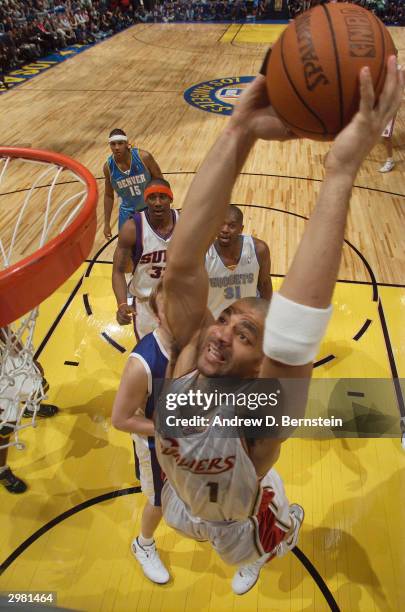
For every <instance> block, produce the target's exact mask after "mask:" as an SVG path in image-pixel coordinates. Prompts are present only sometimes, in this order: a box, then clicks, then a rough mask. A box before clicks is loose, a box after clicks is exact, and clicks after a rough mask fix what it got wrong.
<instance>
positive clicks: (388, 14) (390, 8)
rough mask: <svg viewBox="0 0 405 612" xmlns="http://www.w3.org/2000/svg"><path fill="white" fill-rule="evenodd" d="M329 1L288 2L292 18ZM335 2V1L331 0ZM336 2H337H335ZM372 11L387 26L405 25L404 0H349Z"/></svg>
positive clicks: (295, 0) (298, 0) (296, 0)
mask: <svg viewBox="0 0 405 612" xmlns="http://www.w3.org/2000/svg"><path fill="white" fill-rule="evenodd" d="M328 1H329V0H288V5H289V12H290V16H291V17H292V18H293V17H296V16H297V15H299V14H300V13H303V12H304V11H306V10H307V9H309V8H311V7H312V6H315V5H317V4H326V3H327V2H328ZM330 1H331V2H333V0H330ZM335 1H336V0H335ZM349 1H350V2H351V3H352V4H358V5H360V6H363V7H364V8H366V9H368V10H370V11H372V12H373V13H375V15H377V17H379V18H380V19H381V21H383V22H384V23H385V24H387V25H401V26H403V25H405V3H404V0H349Z"/></svg>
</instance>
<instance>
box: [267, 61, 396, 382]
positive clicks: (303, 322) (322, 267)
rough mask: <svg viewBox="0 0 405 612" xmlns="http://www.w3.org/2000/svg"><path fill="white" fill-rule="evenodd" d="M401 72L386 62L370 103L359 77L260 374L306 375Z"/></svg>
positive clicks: (275, 309)
mask: <svg viewBox="0 0 405 612" xmlns="http://www.w3.org/2000/svg"><path fill="white" fill-rule="evenodd" d="M403 88H404V71H403V70H402V71H398V70H397V66H396V58H395V56H391V57H390V58H389V60H388V71H387V78H386V81H385V85H384V89H383V92H382V94H381V96H380V98H379V101H378V104H377V105H375V97H374V91H373V85H372V81H371V76H370V71H369V69H368V68H363V69H362V71H361V74H360V91H361V101H360V108H359V111H358V112H357V114H356V115H355V116H354V118H353V119H352V121H351V122H350V124H349V125H348V126H347V127H346V128H345V129H344V130H343V131H342V132H341V133H340V134H339V135H338V136H337V138H336V140H335V142H334V143H333V145H332V147H331V150H330V151H329V154H328V156H327V159H326V165H325V169H326V176H325V180H324V182H323V184H322V188H321V191H320V194H319V197H318V201H317V204H316V206H315V208H314V211H313V213H312V215H311V218H310V220H309V222H308V223H307V226H306V229H305V232H304V235H303V237H302V239H301V242H300V244H299V247H298V250H297V252H296V254H295V257H294V260H293V262H292V264H291V267H290V269H289V271H288V274H287V276H286V278H285V279H284V282H283V284H282V286H281V289H280V293H279V294H275V295H274V296H273V299H272V302H271V305H270V308H269V313H268V315H267V319H266V325H265V337H264V352H265V354H266V355H267V358H266V359H265V360H264V363H263V367H262V371H261V375H262V376H264V377H267V378H271V377H273V376H279V377H287V376H297V377H301V376H306V375H309V374H310V371H311V369H312V362H313V360H314V359H315V357H316V354H317V351H318V348H319V344H320V342H321V340H322V337H323V335H324V332H325V330H326V326H327V323H328V321H329V318H330V313H331V306H330V303H331V299H332V295H333V291H334V287H335V283H336V278H337V274H338V270H339V264H340V259H341V254H342V247H343V238H344V231H345V226H346V220H347V214H348V210H349V202H350V196H351V191H352V187H353V183H354V180H355V178H356V175H357V172H358V170H359V168H360V166H361V164H362V162H363V160H364V158H365V156H366V155H367V153H368V152H369V151H370V150H371V148H372V147H373V146H374V145H375V143H376V142H377V140H378V138H379V136H380V134H381V130H382V128H383V127H384V125H386V123H387V121H388V120H389V119H390V117H392V116H393V115H394V113H395V112H396V111H397V109H398V107H399V105H400V102H401V98H402V92H403Z"/></svg>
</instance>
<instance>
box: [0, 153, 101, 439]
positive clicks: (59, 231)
mask: <svg viewBox="0 0 405 612" xmlns="http://www.w3.org/2000/svg"><path fill="white" fill-rule="evenodd" d="M10 173H12V174H13V177H12V178H9V177H10ZM14 177H15V178H14ZM8 180H9V181H10V185H8V184H7V181H8ZM16 182H18V185H19V187H20V189H18V190H16V189H15V184H16ZM21 187H22V188H21ZM0 189H1V191H0V211H2V207H3V209H4V213H3V212H2V219H3V220H4V225H3V228H2V230H1V236H0V295H1V304H0V436H1V435H3V437H4V436H8V434H9V433H12V434H13V441H12V442H8V443H7V444H3V446H2V442H1V437H0V448H4V447H5V446H10V445H17V446H21V444H20V443H19V440H18V431H20V430H21V429H24V428H25V427H28V426H31V425H35V416H36V412H37V410H38V408H39V405H40V403H41V401H42V400H43V399H44V398H45V397H46V395H45V393H46V390H47V389H46V381H45V379H44V377H43V371H42V368H41V366H40V364H39V363H38V362H36V361H35V360H34V352H35V350H34V346H33V334H34V329H35V323H36V319H37V316H38V308H37V306H38V304H40V303H41V302H42V301H43V300H45V299H46V298H47V297H48V296H49V295H50V294H51V293H53V292H54V291H55V290H56V289H57V288H58V287H60V286H61V285H62V284H63V283H64V282H65V281H66V280H67V279H68V278H69V277H70V276H71V275H72V274H73V272H74V271H75V270H77V268H78V267H79V266H80V264H81V263H82V262H83V261H84V260H85V259H86V257H87V256H88V255H89V253H90V250H91V248H92V246H93V242H94V238H95V233H96V226H97V216H96V205H97V197H98V195H97V185H96V181H95V179H94V177H93V176H92V174H91V173H90V172H89V171H88V170H87V169H86V168H85V167H84V166H82V165H81V164H80V163H78V162H76V161H74V160H73V159H71V158H69V157H66V156H65V155H60V154H57V153H52V152H49V151H41V150H39V149H23V148H11V147H0ZM5 204H6V206H5ZM7 222H8V223H7ZM27 409H28V410H29V412H30V413H31V414H32V420H31V422H30V423H29V424H28V425H22V424H21V419H22V416H23V413H24V411H25V410H27Z"/></svg>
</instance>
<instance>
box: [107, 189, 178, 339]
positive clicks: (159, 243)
mask: <svg viewBox="0 0 405 612" xmlns="http://www.w3.org/2000/svg"><path fill="white" fill-rule="evenodd" d="M172 202H173V193H172V190H171V188H170V184H169V183H168V182H167V181H166V180H165V179H154V180H152V181H151V182H150V183H149V184H148V186H147V187H146V189H145V203H146V206H147V208H146V210H144V211H142V212H137V213H135V214H134V215H132V217H131V218H130V219H129V220H128V221H126V223H124V225H123V226H122V228H121V230H120V232H119V235H118V244H117V248H116V250H115V253H114V260H113V272H112V285H113V289H114V293H115V297H116V299H117V306H118V308H117V315H116V316H117V321H118V323H119V324H120V325H128V324H129V323H131V322H132V321H133V322H134V330H135V336H136V338H137V339H138V340H139V339H140V338H143V336H145V335H146V334H149V333H150V332H152V331H153V330H154V329H155V328H156V327H157V320H156V317H155V315H154V314H153V312H152V310H151V308H150V306H149V296H150V294H151V293H152V290H153V289H154V287H156V285H157V284H158V282H159V279H160V278H161V277H162V274H163V272H164V270H165V267H166V251H167V247H168V245H169V241H170V239H171V237H172V233H173V230H174V226H175V225H176V221H177V217H178V213H177V211H176V210H174V209H172V208H170V206H171V203H172ZM131 260H132V263H133V277H132V280H131V282H130V285H129V291H130V294H131V295H133V296H134V298H135V300H134V304H133V305H132V306H130V305H128V303H127V291H128V290H127V283H126V278H125V273H126V272H127V270H128V267H129V264H128V262H130V261H131Z"/></svg>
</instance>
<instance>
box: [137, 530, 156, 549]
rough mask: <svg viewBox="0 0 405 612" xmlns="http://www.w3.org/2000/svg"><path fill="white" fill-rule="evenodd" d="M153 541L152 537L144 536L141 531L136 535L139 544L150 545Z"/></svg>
mask: <svg viewBox="0 0 405 612" xmlns="http://www.w3.org/2000/svg"><path fill="white" fill-rule="evenodd" d="M154 541H155V539H154V538H145V537H144V536H143V535H142V534H141V533H140V534H139V536H138V542H139V544H140V545H141V546H151V544H153V543H154Z"/></svg>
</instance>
